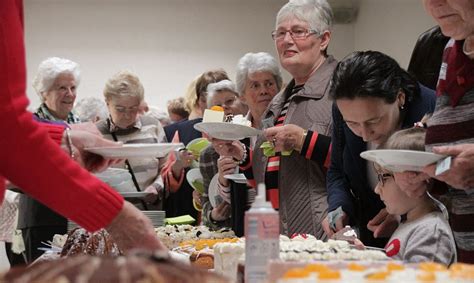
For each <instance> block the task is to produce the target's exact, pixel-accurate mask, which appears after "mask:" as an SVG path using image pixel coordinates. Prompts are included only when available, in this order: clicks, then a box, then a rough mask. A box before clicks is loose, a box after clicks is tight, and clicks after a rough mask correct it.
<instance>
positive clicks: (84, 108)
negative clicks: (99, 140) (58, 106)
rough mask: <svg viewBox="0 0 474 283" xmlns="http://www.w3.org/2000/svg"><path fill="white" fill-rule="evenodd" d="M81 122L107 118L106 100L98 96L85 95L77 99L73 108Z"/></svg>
mask: <svg viewBox="0 0 474 283" xmlns="http://www.w3.org/2000/svg"><path fill="white" fill-rule="evenodd" d="M73 112H74V114H76V115H77V116H78V117H79V119H80V120H81V122H93V123H95V122H98V121H99V120H105V119H107V116H108V112H107V106H106V105H105V102H104V100H102V99H100V98H97V97H84V98H81V99H79V100H78V101H77V103H76V105H75V106H74V109H73Z"/></svg>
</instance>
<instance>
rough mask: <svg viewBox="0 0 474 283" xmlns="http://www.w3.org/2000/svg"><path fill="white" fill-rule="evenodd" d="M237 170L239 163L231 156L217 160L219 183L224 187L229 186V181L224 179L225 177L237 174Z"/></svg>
mask: <svg viewBox="0 0 474 283" xmlns="http://www.w3.org/2000/svg"><path fill="white" fill-rule="evenodd" d="M235 168H237V163H236V162H235V160H234V159H233V158H232V157H230V156H221V157H219V159H218V160H217V169H218V171H219V183H220V184H221V185H222V186H224V187H228V186H229V180H227V179H226V178H224V176H225V175H230V174H234V173H235Z"/></svg>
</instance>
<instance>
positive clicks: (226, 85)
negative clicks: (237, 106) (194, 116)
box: [207, 80, 239, 108]
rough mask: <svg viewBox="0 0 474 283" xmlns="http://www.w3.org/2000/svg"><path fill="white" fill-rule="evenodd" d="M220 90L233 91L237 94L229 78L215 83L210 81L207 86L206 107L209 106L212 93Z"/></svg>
mask: <svg viewBox="0 0 474 283" xmlns="http://www.w3.org/2000/svg"><path fill="white" fill-rule="evenodd" d="M221 91H230V92H233V93H235V95H237V96H238V95H239V94H238V93H237V91H236V90H235V84H234V83H233V82H231V81H229V80H222V81H220V82H217V83H212V84H209V85H208V86H207V107H208V108H211V106H212V105H211V101H212V98H213V97H214V95H215V94H216V93H218V92H221Z"/></svg>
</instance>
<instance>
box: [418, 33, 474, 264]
mask: <svg viewBox="0 0 474 283" xmlns="http://www.w3.org/2000/svg"><path fill="white" fill-rule="evenodd" d="M455 48H457V50H455ZM460 48H462V42H458V44H457V45H455V41H454V40H451V41H449V42H448V44H447V45H446V49H445V53H444V55H443V58H444V59H443V64H442V65H441V72H440V79H439V82H438V89H437V95H438V97H437V100H436V108H435V111H434V113H433V116H432V117H431V118H430V119H429V120H428V129H427V132H426V150H427V151H431V150H432V148H433V147H434V146H442V145H452V144H462V143H473V142H474V87H472V86H471V87H468V88H467V89H466V90H465V91H464V94H463V95H462V96H461V97H460V99H459V98H458V99H459V100H458V99H454V97H453V95H452V94H453V93H457V92H459V90H460V89H462V88H464V87H465V84H464V83H462V82H468V81H469V80H470V81H471V82H472V81H473V77H472V76H474V62H473V60H470V59H469V58H468V57H467V56H465V55H464V54H462V51H461V52H459V49H460ZM454 51H458V53H457V54H459V56H461V58H463V59H462V60H463V61H464V62H463V63H461V62H462V61H459V60H454V61H456V62H457V64H460V66H457V67H456V68H453V66H451V65H450V64H448V62H447V60H446V59H447V58H449V57H450V56H449V55H450V53H451V52H454ZM469 60H470V61H469ZM450 72H452V73H450ZM451 75H454V78H450V76H451ZM469 76H470V77H469ZM440 85H441V86H443V88H440ZM453 105H454V106H453ZM436 185H437V186H436V187H435V188H434V190H435V193H437V194H439V195H438V197H439V199H440V200H441V201H442V202H443V203H444V204H445V205H446V207H447V208H448V210H449V214H450V215H449V221H450V225H451V228H452V230H453V234H454V239H455V240H456V245H457V248H458V261H461V262H470V263H474V194H468V193H466V191H463V190H458V189H456V188H452V187H450V186H447V185H446V184H444V183H439V182H438V183H436Z"/></svg>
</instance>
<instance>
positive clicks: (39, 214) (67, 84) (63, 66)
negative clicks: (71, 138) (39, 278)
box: [18, 57, 81, 262]
mask: <svg viewBox="0 0 474 283" xmlns="http://www.w3.org/2000/svg"><path fill="white" fill-rule="evenodd" d="M80 79H81V72H80V69H79V65H78V64H77V63H76V62H73V61H71V60H69V59H65V58H58V57H50V58H47V59H46V60H44V61H42V62H41V63H40V65H39V67H38V71H37V73H36V76H35V78H34V80H33V87H34V89H35V90H36V92H37V94H38V95H39V97H40V98H41V101H42V103H41V105H40V106H39V107H38V109H36V111H35V112H34V115H35V116H36V117H38V118H39V119H41V120H46V121H55V122H64V123H67V124H76V123H79V122H80V120H79V118H78V117H77V116H76V115H74V114H73V113H72V108H73V106H74V102H75V100H76V90H77V86H78V85H79V82H80ZM18 229H21V231H22V236H23V240H24V243H25V254H26V258H27V261H28V262H32V261H34V260H35V259H36V258H38V257H39V256H41V255H42V254H43V251H41V250H39V249H38V248H39V247H42V246H43V244H42V243H41V242H46V241H49V240H51V239H52V238H53V236H54V234H64V233H66V232H67V219H66V218H64V217H62V216H61V215H59V214H57V213H56V212H54V211H53V210H51V209H49V208H48V207H46V206H45V205H43V204H42V203H40V202H38V201H36V200H35V199H33V198H31V197H30V196H27V195H23V194H22V195H20V198H19V205H18Z"/></svg>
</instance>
